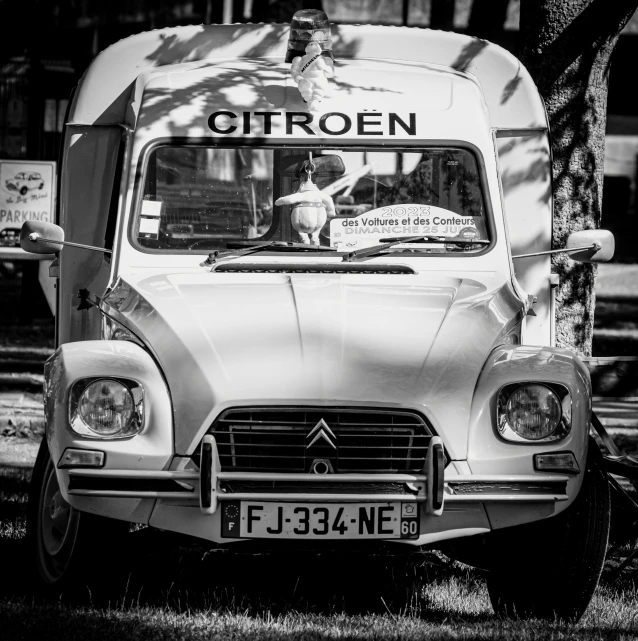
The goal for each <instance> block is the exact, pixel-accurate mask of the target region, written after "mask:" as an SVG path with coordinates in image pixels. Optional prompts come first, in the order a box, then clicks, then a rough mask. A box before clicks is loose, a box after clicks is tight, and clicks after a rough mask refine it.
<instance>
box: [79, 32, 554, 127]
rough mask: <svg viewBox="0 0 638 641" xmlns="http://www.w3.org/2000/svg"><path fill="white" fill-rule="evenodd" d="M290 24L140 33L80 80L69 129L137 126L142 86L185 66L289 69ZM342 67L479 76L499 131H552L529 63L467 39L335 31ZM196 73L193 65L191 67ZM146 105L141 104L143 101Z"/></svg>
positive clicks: (102, 57)
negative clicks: (277, 65) (237, 63)
mask: <svg viewBox="0 0 638 641" xmlns="http://www.w3.org/2000/svg"><path fill="white" fill-rule="evenodd" d="M288 32H289V26H288V25H287V24H268V25H266V24H248V25H246V24H235V25H209V26H188V27H174V28H168V29H161V30H156V31H148V32H144V33H140V34H137V35H134V36H131V37H129V38H126V39H124V40H121V41H120V42H118V43H116V44H114V45H112V46H111V47H109V48H107V49H106V50H104V51H103V52H102V53H100V54H99V55H98V56H97V58H96V59H95V60H94V61H93V63H92V64H91V65H90V66H89V68H88V69H87V71H86V72H85V74H84V76H83V77H82V79H81V80H80V83H79V86H78V90H77V91H76V93H75V96H74V100H73V105H72V108H71V111H70V116H69V123H70V124H77V125H126V124H127V123H128V124H131V123H130V121H131V103H132V101H134V100H135V98H136V90H135V89H136V81H137V80H138V78H139V77H140V76H144V77H145V78H146V79H148V78H149V75H153V72H162V71H168V69H162V67H167V66H168V65H171V66H172V65H179V64H180V63H194V62H199V61H201V62H206V61H210V62H214V61H219V60H222V59H238V58H250V59H253V60H254V59H264V60H266V59H269V60H271V61H272V62H283V58H284V56H285V53H286V48H287V40H288ZM332 41H333V52H334V55H335V59H336V60H337V61H339V60H340V59H343V60H356V59H368V60H372V59H377V60H378V59H384V60H393V61H403V62H412V63H426V64H429V65H437V66H440V67H447V68H448V69H450V70H454V71H456V72H462V73H466V74H471V75H472V76H474V77H475V78H476V80H477V81H478V83H479V84H480V86H481V89H482V92H483V95H484V98H485V102H486V104H487V108H488V111H489V119H490V124H491V126H492V127H494V128H496V129H546V128H547V117H546V113H545V108H544V105H543V102H542V100H541V98H540V95H539V94H538V91H537V89H536V86H535V85H534V83H533V81H532V79H531V77H530V75H529V73H528V72H527V70H526V69H525V67H524V66H523V65H522V63H521V62H520V61H519V60H518V59H517V58H515V57H514V56H513V55H511V54H510V53H509V52H507V51H506V50H504V49H502V48H501V47H499V46H497V45H494V44H492V43H489V42H487V41H486V40H481V39H478V38H471V37H469V36H464V35H461V34H456V33H450V32H445V31H433V30H430V29H418V28H410V27H385V26H376V25H375V26H373V25H333V26H332ZM185 66H186V67H190V65H185ZM138 98H139V96H138Z"/></svg>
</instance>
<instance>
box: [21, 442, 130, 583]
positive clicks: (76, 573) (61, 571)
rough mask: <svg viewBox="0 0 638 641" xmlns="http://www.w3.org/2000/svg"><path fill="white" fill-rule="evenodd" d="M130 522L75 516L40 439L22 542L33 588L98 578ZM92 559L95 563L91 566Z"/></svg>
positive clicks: (82, 515)
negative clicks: (25, 545)
mask: <svg viewBox="0 0 638 641" xmlns="http://www.w3.org/2000/svg"><path fill="white" fill-rule="evenodd" d="M128 528H129V524H128V523H127V522H124V521H115V520H113V519H107V518H104V517H99V516H95V515H93V514H87V513H84V512H80V511H78V510H76V509H74V508H72V507H71V506H70V505H69V504H68V503H67V502H66V501H65V500H64V498H62V494H61V493H60V487H59V485H58V481H57V478H56V475H55V467H54V465H53V461H52V460H51V456H50V454H49V448H48V446H47V442H46V438H44V439H42V443H41V445H40V449H39V451H38V456H37V458H36V462H35V466H34V468H33V476H32V478H31V486H30V488H29V502H28V506H27V544H28V547H29V553H30V559H29V560H30V564H31V570H32V574H33V576H34V579H35V581H36V585H37V586H39V587H40V588H42V589H44V590H45V591H48V592H59V591H60V590H61V589H62V588H64V587H71V586H73V585H77V586H78V587H79V586H80V585H82V584H83V583H84V584H86V583H85V580H86V579H88V577H89V576H91V574H92V575H93V576H94V577H95V578H96V579H100V580H101V579H103V571H104V568H105V567H108V564H105V562H104V554H105V552H108V551H110V550H112V549H113V547H114V545H116V542H117V540H118V539H119V538H120V537H121V535H123V534H124V533H125V532H127V531H128ZM96 561H99V563H98V564H96Z"/></svg>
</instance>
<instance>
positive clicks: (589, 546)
mask: <svg viewBox="0 0 638 641" xmlns="http://www.w3.org/2000/svg"><path fill="white" fill-rule="evenodd" d="M609 522H610V496H609V483H608V480H607V473H606V471H605V468H604V462H603V459H602V456H601V454H600V451H599V450H598V446H597V445H596V443H595V442H594V441H593V440H591V439H590V443H589V453H588V456H587V464H586V470H585V478H584V479H583V485H582V487H581V490H580V492H579V494H578V496H577V497H576V500H575V501H574V503H573V504H572V505H570V506H569V507H568V508H567V509H566V510H565V511H564V512H562V513H561V514H559V515H558V516H555V517H552V518H549V519H544V520H542V521H538V522H536V523H531V524H529V525H523V526H518V527H514V528H507V530H502V531H500V532H499V531H497V532H495V533H494V535H491V537H492V540H490V542H489V544H490V548H491V549H490V557H491V558H492V563H493V565H492V569H491V571H490V572H489V573H488V576H487V588H488V592H489V595H490V600H491V602H492V607H493V608H494V612H495V613H496V614H497V615H501V616H506V617H516V618H529V617H538V618H544V619H548V618H549V619H554V618H558V619H563V620H568V621H577V620H578V619H580V617H581V616H582V614H583V612H585V610H586V609H587V606H588V605H589V602H590V601H591V598H592V596H593V594H594V590H595V589H596V586H597V585H598V579H599V578H600V573H601V571H602V568H603V563H604V561H605V553H606V551H607V541H608V538H609Z"/></svg>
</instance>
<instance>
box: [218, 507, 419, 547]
mask: <svg viewBox="0 0 638 641" xmlns="http://www.w3.org/2000/svg"><path fill="white" fill-rule="evenodd" d="M221 507H222V536H223V537H227V538H247V539H271V538H275V539H276V538H279V539H416V538H418V536H419V510H418V506H417V504H416V503H325V504H323V505H317V504H312V503H310V504H309V503H264V502H257V501H228V502H226V501H224V502H223V503H222V505H221Z"/></svg>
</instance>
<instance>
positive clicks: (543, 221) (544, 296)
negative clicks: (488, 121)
mask: <svg viewBox="0 0 638 641" xmlns="http://www.w3.org/2000/svg"><path fill="white" fill-rule="evenodd" d="M496 144H497V151H498V163H499V173H500V177H501V184H502V187H503V205H504V209H505V218H506V222H507V227H508V231H509V237H510V243H511V248H512V255H513V256H516V255H518V254H531V253H534V252H540V251H547V250H548V249H551V243H552V206H553V204H552V182H551V157H550V144H549V136H548V132H547V131H546V130H545V131H542V130H537V131H534V130H531V131H525V130H514V131H508V130H500V131H497V134H496ZM513 263H514V273H515V275H516V279H517V280H518V282H519V284H520V285H521V287H522V288H523V289H524V290H525V292H527V294H530V295H532V296H535V297H536V299H537V300H536V303H535V304H534V307H533V309H534V313H535V314H536V315H535V316H528V317H527V318H526V321H525V336H524V341H525V343H526V344H527V345H553V336H552V325H553V321H554V319H553V317H552V296H553V294H552V288H551V283H550V275H551V258H550V257H549V256H532V257H530V258H518V259H515V260H514V261H513Z"/></svg>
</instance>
